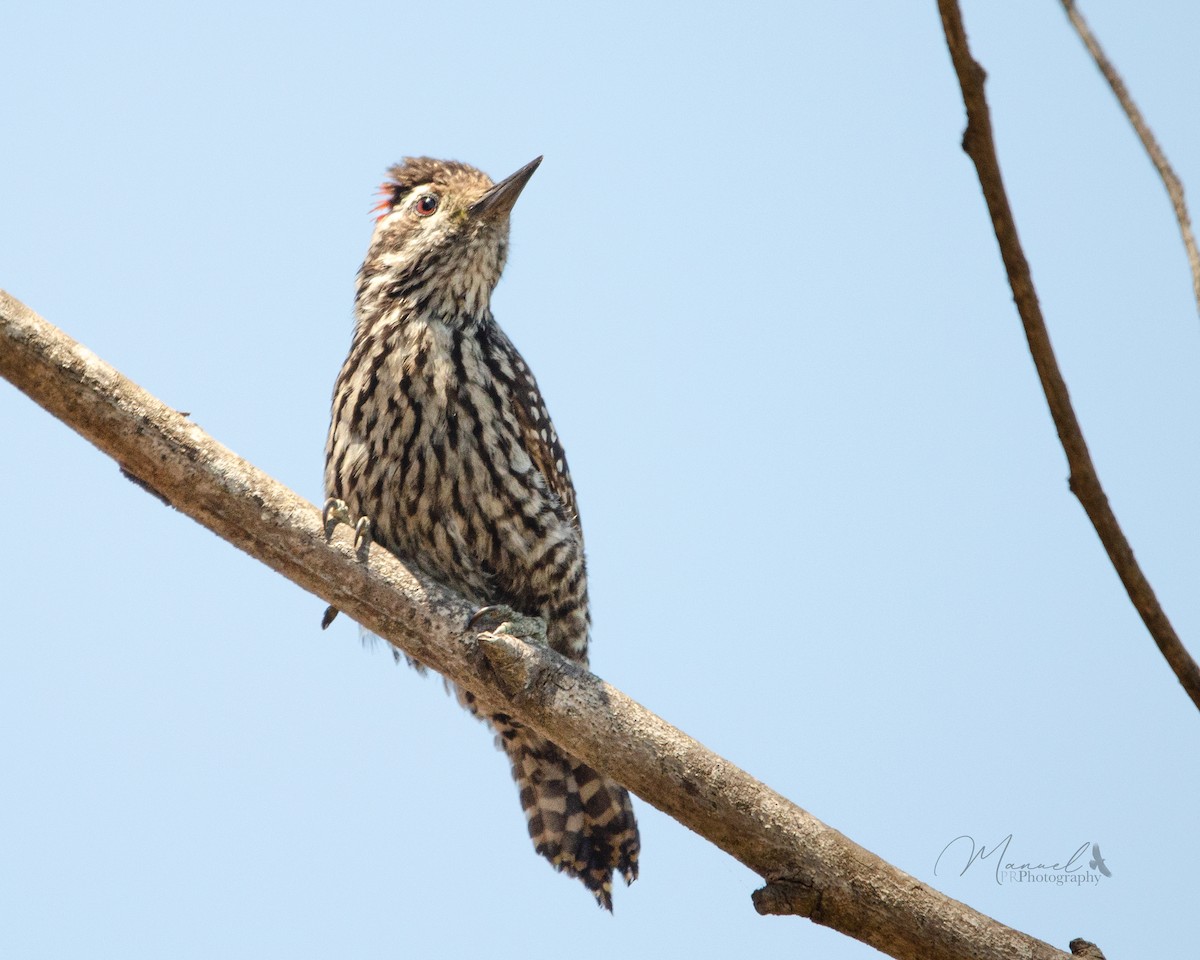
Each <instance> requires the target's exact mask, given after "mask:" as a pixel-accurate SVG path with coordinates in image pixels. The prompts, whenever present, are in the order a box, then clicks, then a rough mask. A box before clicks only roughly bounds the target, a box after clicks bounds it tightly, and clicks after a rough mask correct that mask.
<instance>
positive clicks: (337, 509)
mask: <svg viewBox="0 0 1200 960" xmlns="http://www.w3.org/2000/svg"><path fill="white" fill-rule="evenodd" d="M339 523H344V524H345V525H346V526H348V527H354V552H355V553H357V554H358V559H360V560H366V559H367V553H368V552H369V551H370V549H371V544H372V543H374V542H375V538H374V536H373V535H372V533H371V518H370V517H359V518H358V520H355V519H354V517H353V516H352V515H351V513H350V508H349V507H348V506H347V505H346V501H345V500H339V499H338V498H337V497H330V498H329V499H328V500H326V501H325V508H324V509H323V510H322V511H321V525H322V526H323V527H324V528H325V539H326V540H328V539H329V538H330V537H332V536H333V531H334V528H335V527H337V525H338V524H339Z"/></svg>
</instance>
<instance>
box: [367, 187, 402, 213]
mask: <svg viewBox="0 0 1200 960" xmlns="http://www.w3.org/2000/svg"><path fill="white" fill-rule="evenodd" d="M377 192H378V193H381V194H383V199H382V200H380V201H379V203H377V204H375V206H373V207H372V208H371V212H372V213H375V211H377V210H382V211H383V212H382V213H381V214H379V216H377V217H376V218H375V222H376V223H378V222H379V221H380V220H382V219H383V218H384V217H386V216H387V215H388V214H389V213H391V212H392V207H394V206H395V197H396V185H395V184H394V183H381V184H380V185H379V190H378V191H377Z"/></svg>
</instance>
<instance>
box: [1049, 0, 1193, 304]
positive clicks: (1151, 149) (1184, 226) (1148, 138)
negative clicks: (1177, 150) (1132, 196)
mask: <svg viewBox="0 0 1200 960" xmlns="http://www.w3.org/2000/svg"><path fill="white" fill-rule="evenodd" d="M1060 2H1061V3H1062V6H1063V9H1064V10H1065V11H1066V12H1067V17H1068V18H1069V19H1070V21H1071V25H1072V26H1073V27H1074V28H1075V32H1076V33H1078V34H1079V38H1080V39H1081V40H1082V41H1083V45H1084V46H1085V47H1087V48H1088V53H1090V54H1091V55H1092V59H1093V60H1095V61H1096V66H1097V67H1099V68H1100V72H1101V73H1102V74H1104V79H1105V80H1107V81H1108V85H1109V86H1110V87H1112V92H1113V93H1115V94H1116V95H1117V102H1118V103H1120V104H1121V109H1122V110H1124V111H1125V116H1127V117H1128V118H1129V122H1130V123H1132V124H1133V129H1134V130H1135V131H1137V135H1138V139H1140V140H1141V141H1142V146H1143V147H1145V148H1146V153H1147V154H1149V155H1150V162H1151V163H1153V164H1154V169H1156V170H1157V171H1158V175H1159V176H1160V177H1162V182H1163V186H1165V187H1166V188H1167V196H1169V197H1170V198H1171V206H1172V207H1174V208H1175V219H1176V220H1178V221H1179V232H1180V234H1181V235H1182V236H1183V246H1184V249H1185V250H1186V251H1187V258H1188V266H1190V267H1191V270H1192V294H1193V296H1194V297H1195V299H1196V310H1197V312H1200V252H1198V251H1197V250H1196V238H1195V237H1194V236H1193V235H1192V221H1191V218H1190V217H1189V216H1188V209H1187V202H1186V201H1185V200H1184V199H1183V183H1182V182H1181V181H1180V179H1179V177H1177V176H1176V175H1175V171H1174V170H1172V169H1171V164H1170V163H1168V162H1167V155H1166V154H1165V153H1163V151H1162V147H1160V146H1159V145H1158V140H1156V139H1155V137H1154V132H1153V131H1152V130H1151V129H1150V127H1149V125H1148V124H1147V123H1146V118H1145V117H1143V116H1142V112H1141V111H1140V110H1139V109H1138V108H1137V104H1136V103H1134V102H1133V97H1131V96H1130V95H1129V89H1128V88H1127V87H1126V86H1125V81H1124V80H1122V79H1121V75H1120V74H1119V73H1117V69H1116V67H1114V66H1113V65H1112V62H1111V61H1110V60H1109V59H1108V57H1107V56H1105V54H1104V50H1103V49H1102V48H1101V46H1100V41H1098V40H1097V39H1096V35H1095V34H1094V33H1092V30H1091V27H1089V26H1088V23H1087V21H1086V20H1084V19H1083V14H1082V13H1080V12H1079V10H1078V8H1077V7H1076V6H1075V0H1060Z"/></svg>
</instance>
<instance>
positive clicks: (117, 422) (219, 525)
mask: <svg viewBox="0 0 1200 960" xmlns="http://www.w3.org/2000/svg"><path fill="white" fill-rule="evenodd" d="M0 376H4V377H5V378H7V379H8V380H10V381H12V382H13V383H14V384H15V385H16V386H17V387H18V388H20V389H21V390H23V391H25V392H26V393H27V394H29V396H31V397H32V398H33V399H34V400H35V401H36V402H37V403H39V404H41V405H42V406H43V407H45V408H46V409H47V410H48V411H50V412H51V413H52V414H54V415H55V416H56V417H58V418H59V419H61V420H64V421H65V422H66V423H67V424H69V425H70V426H71V427H72V428H73V429H75V430H76V431H77V432H79V433H80V434H82V435H83V436H84V437H85V438H87V439H88V440H90V441H91V442H92V443H94V444H95V445H96V446H97V447H99V448H100V449H101V450H103V451H104V452H105V453H107V454H109V455H110V456H111V457H113V458H114V459H115V460H117V461H118V463H120V464H121V466H122V468H123V469H124V470H126V471H127V472H128V473H130V474H132V475H133V476H135V477H137V478H138V479H139V480H140V481H141V482H142V483H143V484H144V485H146V486H147V487H148V488H150V489H151V490H152V491H153V492H154V493H155V494H156V495H159V496H161V497H164V498H165V499H166V500H167V501H169V502H170V503H171V504H172V505H173V506H174V507H175V508H176V509H178V510H180V511H182V512H183V513H186V514H187V515H188V516H190V517H192V518H193V519H194V520H196V521H198V522H199V523H201V524H203V525H204V526H206V527H208V528H209V529H210V530H212V531H213V532H214V533H216V534H218V535H219V536H221V537H223V538H225V539H226V540H228V541H229V542H230V543H232V544H234V545H235V546H237V547H239V548H240V549H242V550H244V551H245V552H246V553H248V554H250V555H251V556H253V557H256V558H258V559H259V560H262V561H263V562H264V563H266V564H267V565H269V566H270V567H272V568H273V569H275V570H277V571H278V572H280V573H282V574H283V575H284V576H286V577H287V578H288V579H290V580H292V581H293V582H295V583H297V584H298V585H300V586H301V587H303V588H304V589H306V590H309V591H311V592H313V593H315V594H316V595H317V596H319V597H321V598H322V599H323V600H325V601H326V602H327V603H331V604H334V605H336V606H337V607H338V608H339V609H341V610H344V611H345V612H346V613H347V614H349V615H350V616H352V617H353V618H354V619H355V620H357V621H359V622H360V623H362V624H363V625H365V626H366V627H367V628H368V629H370V630H373V631H374V632H375V633H377V634H379V635H380V636H382V637H385V638H387V639H388V640H389V641H390V642H392V643H393V644H394V645H395V646H397V647H398V648H400V649H401V650H403V651H405V652H406V653H408V654H409V655H410V656H413V657H416V658H417V659H419V660H421V661H422V662H424V663H426V664H428V665H429V666H431V667H433V668H434V669H436V670H438V671H440V672H441V673H443V674H445V675H446V676H448V677H450V678H451V679H452V680H454V681H455V682H456V683H459V684H461V685H463V686H465V687H467V688H469V689H473V690H476V691H478V692H479V693H480V694H485V695H486V697H487V699H488V700H489V701H491V702H501V701H508V702H510V703H511V706H510V707H509V708H508V709H509V710H510V712H511V713H513V714H514V715H515V716H516V717H518V718H519V719H520V720H522V721H523V722H525V723H527V724H529V725H530V726H532V727H534V728H536V729H537V730H538V731H540V732H542V733H543V734H545V735H546V736H548V737H550V738H551V739H553V740H554V741H556V742H557V743H559V744H561V745H562V746H563V747H565V748H566V749H567V750H569V751H570V752H571V753H573V754H575V755H576V756H578V757H580V758H582V759H583V760H585V761H586V762H587V763H589V764H591V765H593V766H594V767H596V768H597V769H599V770H602V771H604V772H606V773H608V774H609V775H611V776H612V777H614V778H615V779H617V780H619V781H620V782H621V783H623V784H625V785H626V786H627V787H629V788H630V789H632V790H634V791H635V792H636V793H637V794H638V795H640V796H641V797H642V798H643V799H645V800H647V801H649V802H650V803H652V804H654V805H655V806H656V807H658V808H659V809H660V810H662V811H664V812H666V813H667V814H669V815H670V816H672V817H674V818H675V819H676V820H678V821H679V822H680V823H682V824H684V825H685V826H687V827H689V828H691V829H692V830H694V831H695V832H697V833H699V834H700V835H701V836H704V837H706V838H708V839H709V840H710V841H711V842H712V843H714V844H716V845H717V846H718V847H720V848H721V849H722V850H724V851H726V852H727V853H729V854H730V855H731V856H733V857H735V858H737V859H738V860H740V861H741V862H742V863H744V864H745V865H746V866H747V867H749V868H750V869H751V870H753V871H754V872H756V873H757V874H759V876H761V877H762V878H763V879H764V880H766V881H768V887H767V888H765V890H764V891H760V893H759V894H758V895H757V896H756V897H755V904H756V906H757V907H758V909H759V911H760V912H791V913H798V914H800V915H803V916H807V917H809V918H810V919H812V920H813V921H814V922H816V923H820V924H823V925H825V926H829V927H832V928H834V929H836V930H840V931H841V932H843V933H845V934H847V935H849V936H852V937H855V938H856V939H858V940H861V941H863V942H865V943H868V944H870V945H872V946H874V947H876V948H877V949H879V950H882V951H884V952H885V953H888V954H890V955H891V956H893V957H899V958H917V957H922V958H939V960H950V958H965V957H972V958H982V960H1000V958H1008V960H1012V958H1023V960H1049V958H1059V957H1066V956H1067V954H1065V953H1062V952H1059V951H1057V950H1055V949H1054V948H1052V947H1051V946H1049V945H1048V944H1046V943H1043V942H1042V941H1040V940H1037V939H1035V938H1033V937H1030V936H1028V935H1026V934H1023V933H1020V932H1019V931H1016V930H1013V929H1011V928H1010V927H1007V926H1005V925H1003V924H1001V923H999V922H997V921H995V920H992V919H991V918H989V917H986V916H984V915H982V914H980V913H978V912H976V911H974V910H972V909H971V908H970V907H967V906H965V905H963V904H961V903H959V902H958V901H956V900H952V899H951V898H949V897H947V896H945V895H943V894H941V893H938V892H937V891H936V890H933V889H931V888H930V887H928V886H926V885H925V884H923V883H921V882H920V881H918V880H917V879H916V878H914V877H911V876H909V875H908V874H906V873H904V872H902V871H900V870H898V869H896V868H895V867H893V866H891V865H890V864H888V863H885V862H884V861H883V860H881V859H879V858H878V857H877V856H875V855H874V854H872V853H870V852H869V851H867V850H864V849H863V848H862V847H860V846H858V845H857V844H855V843H853V842H852V841H850V840H848V839H847V838H846V837H844V836H843V835H842V834H840V833H838V832H837V831H836V830H834V829H832V828H830V827H828V826H826V825H825V824H823V823H821V822H820V821H819V820H817V819H816V818H815V817H813V816H811V815H810V814H808V813H806V812H805V811H804V810H801V809H800V808H799V807H797V806H796V805H795V804H793V803H791V802H789V801H788V800H786V799H785V798H784V797H781V796H780V795H779V794H777V793H775V792H774V791H772V790H770V789H769V788H768V787H766V786H765V785H764V784H762V783H759V782H758V781H757V780H755V779H754V778H753V777H751V776H750V775H749V774H747V773H746V772H744V771H743V770H740V769H738V768H737V767H736V766H734V765H733V764H731V763H729V762H728V761H726V760H724V759H722V758H721V757H719V756H717V755H716V754H714V753H713V752H712V751H710V750H708V749H707V748H705V747H704V746H703V745H701V744H700V743H697V742H696V741H695V740H692V739H691V738H689V737H688V736H686V735H685V734H683V733H682V732H681V731H679V730H677V729H676V728H675V727H672V726H671V725H670V724H668V723H666V722H665V721H664V720H662V719H661V718H659V717H658V716H656V715H655V714H653V713H651V712H650V711H649V710H647V709H645V708H644V707H642V706H641V705H639V704H637V703H635V702H634V701H632V700H630V699H629V698H628V697H627V696H625V695H624V694H623V693H621V692H620V691H619V690H617V689H615V688H614V687H611V686H609V685H608V684H607V683H605V682H604V681H603V680H601V679H599V678H598V677H596V676H595V675H593V674H591V673H588V672H587V671H586V670H584V669H582V668H581V667H580V666H579V665H578V664H576V663H574V662H572V661H569V660H566V659H564V658H563V657H560V656H559V655H558V654H556V653H554V652H553V651H552V650H550V649H549V648H548V647H546V646H544V645H542V646H539V645H529V644H526V643H523V642H521V641H519V640H515V639H513V638H511V637H505V636H497V635H487V634H484V635H479V636H476V635H473V634H470V633H467V632H465V630H464V627H465V625H466V623H467V620H468V617H469V616H470V612H471V608H470V605H469V604H468V603H467V602H466V601H465V600H464V599H463V598H461V597H459V596H457V595H455V594H453V593H451V592H450V591H448V590H446V589H445V588H444V587H441V586H440V585H438V584H437V583H435V582H433V581H431V580H428V579H425V578H423V577H421V576H419V575H418V574H416V573H414V572H412V571H410V570H408V569H407V568H406V567H405V566H404V565H403V564H402V563H400V561H398V560H397V559H396V558H395V557H393V556H392V555H391V554H389V553H388V552H386V551H384V550H381V549H379V548H378V547H375V548H372V549H371V551H370V553H369V556H368V558H367V561H366V562H362V561H360V560H359V559H357V558H356V556H355V551H354V543H353V535H352V533H351V531H350V530H349V529H348V528H346V527H339V528H338V529H336V530H335V531H334V533H333V536H332V539H331V541H330V542H329V543H327V542H326V540H325V535H324V531H323V528H322V522H321V514H320V511H319V510H318V509H317V508H316V507H314V506H313V505H312V504H310V503H308V502H306V501H305V500H303V499H301V498H300V497H298V496H297V495H296V494H295V493H293V492H292V491H290V490H288V489H287V488H286V487H284V486H282V485H281V484H280V483H278V482H277V481H275V480H273V479H272V478H271V477H269V476H267V475H266V474H264V473H262V472H261V471H260V470H257V469H256V468H254V467H253V466H251V465H250V464H248V463H246V462H245V461H243V460H241V459H239V458H238V457H237V456H236V455H234V454H233V453H232V452H231V451H229V450H227V449H226V448H225V447H223V446H221V445H220V444H219V443H217V442H216V441H215V440H213V439H212V438H211V437H209V436H207V435H206V434H205V433H204V432H203V431H202V430H200V428H199V427H197V426H196V425H195V424H193V423H191V422H189V421H188V420H187V419H185V418H184V417H182V416H181V415H180V414H179V413H177V412H176V411H174V410H172V409H171V408H169V407H168V406H166V405H165V404H163V403H161V402H160V401H159V400H157V399H155V398H154V397H153V396H151V395H150V394H148V393H147V392H146V391H145V390H143V389H142V388H140V387H139V386H137V385H136V384H134V383H132V382H131V381H129V380H127V379H126V378H125V377H123V376H122V375H121V374H120V373H118V372H117V371H116V370H114V369H113V368H112V367H110V366H108V365H107V364H106V363H104V362H103V361H101V360H100V359H99V358H97V357H96V356H95V355H94V354H92V353H91V352H90V351H89V350H87V349H85V348H84V347H82V346H80V345H79V344H77V343H75V342H74V341H73V340H71V339H70V338H69V337H67V336H66V334H64V333H63V332H62V331H60V330H58V329H56V328H55V327H52V326H51V325H50V324H48V323H46V321H44V320H42V319H41V318H40V317H38V316H37V315H36V314H34V313H33V312H32V311H31V310H29V309H28V308H27V307H25V306H24V305H22V304H21V303H19V302H17V301H16V300H13V299H12V298H10V297H8V296H7V295H6V294H4V293H2V292H0ZM315 628H316V625H315V623H314V629H315ZM801 894H802V895H801Z"/></svg>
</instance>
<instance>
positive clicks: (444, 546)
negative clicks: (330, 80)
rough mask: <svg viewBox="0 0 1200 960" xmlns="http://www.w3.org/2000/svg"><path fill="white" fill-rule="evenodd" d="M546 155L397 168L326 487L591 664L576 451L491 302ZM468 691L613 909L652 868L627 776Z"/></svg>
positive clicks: (474, 591)
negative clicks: (494, 175)
mask: <svg viewBox="0 0 1200 960" xmlns="http://www.w3.org/2000/svg"><path fill="white" fill-rule="evenodd" d="M538 162H540V158H539V160H538V161H534V162H533V163H532V164H529V165H528V166H526V167H524V168H522V169H521V170H520V171H518V172H517V173H516V174H514V175H513V176H512V177H510V178H508V179H507V180H505V181H504V182H503V183H501V184H499V185H496V186H495V187H493V185H492V182H491V180H490V179H489V178H488V177H487V176H486V175H485V174H483V173H481V172H480V171H478V170H476V169H474V168H473V167H469V166H467V165H465V164H461V163H456V162H449V161H441V160H431V159H429V158H425V157H421V158H409V159H406V160H405V161H404V163H402V164H399V165H398V166H395V167H393V168H392V170H391V171H390V174H391V178H390V180H389V181H388V182H387V183H386V184H384V188H383V189H384V195H385V199H384V202H383V203H382V204H381V205H380V208H379V209H381V210H382V214H381V216H380V217H379V221H378V223H377V225H376V228H375V233H374V236H373V237H372V239H371V245H370V248H369V250H368V252H367V256H366V260H365V261H364V263H363V265H362V268H361V269H360V270H359V274H358V288H357V296H356V300H355V312H356V317H357V322H356V325H355V331H354V338H353V342H352V345H351V348H350V353H349V356H348V357H347V359H346V362H345V364H344V365H343V366H342V370H341V373H340V374H339V375H338V379H337V382H336V384H335V387H334V396H333V415H332V421H331V424H330V430H329V440H328V444H327V447H326V468H325V488H326V495H327V496H328V497H331V498H336V499H339V500H342V501H344V502H345V503H346V505H347V506H348V508H349V510H350V512H351V513H352V514H353V515H355V516H366V517H369V518H370V520H371V522H372V528H373V535H374V538H375V541H376V542H377V543H379V544H381V545H382V546H384V547H386V548H387V549H389V550H391V551H392V552H394V553H396V554H397V555H398V556H400V557H401V558H403V559H405V560H406V561H408V562H410V563H413V564H415V565H417V566H419V567H421V568H422V569H423V570H425V571H426V572H427V573H429V574H430V575H431V576H433V577H434V578H436V579H438V580H440V581H441V582H443V583H445V584H446V585H448V586H450V587H452V588H454V589H455V590H458V591H459V592H461V593H463V594H464V595H465V596H467V597H468V598H469V599H471V600H473V601H475V602H477V603H478V604H480V605H481V606H483V605H490V604H505V605H507V606H509V607H512V608H513V609H514V610H517V611H520V612H521V613H525V614H530V615H535V616H539V617H542V618H543V619H544V620H545V621H546V624H547V630H546V634H547V637H546V639H547V642H549V643H550V645H551V646H552V647H554V649H556V650H558V651H559V652H560V653H562V654H564V655H566V656H568V657H571V658H573V659H575V660H578V661H580V662H582V663H584V664H586V663H587V656H588V628H589V623H590V617H589V613H588V597H587V572H586V567H585V562H584V550H583V533H582V529H581V527H580V524H579V514H578V509H577V506H576V502H575V490H574V487H573V486H572V483H571V475H570V471H569V470H568V467H567V461H566V456H565V454H564V453H563V449H562V445H561V444H560V443H559V439H558V435H557V434H556V432H555V429H554V425H553V424H552V423H551V421H550V417H549V414H548V413H547V411H546V407H545V404H544V402H543V401H542V397H541V393H540V391H539V390H538V386H537V382H536V381H535V380H534V377H533V374H532V372H531V371H530V370H529V368H528V367H527V366H526V364H525V362H524V360H522V358H521V355H520V354H519V353H517V350H516V348H515V347H514V346H513V345H512V343H511V342H510V341H509V339H508V337H506V336H505V334H504V332H503V331H502V330H501V329H500V328H499V327H498V326H497V325H496V322H495V320H494V318H493V316H492V310H491V293H492V290H493V288H494V287H495V285H496V283H497V281H498V280H499V279H500V274H501V271H502V270H503V269H504V263H505V259H506V256H507V252H508V221H509V212H510V210H511V208H512V205H513V203H514V202H515V201H516V198H517V195H518V194H519V193H520V191H521V189H522V188H523V186H524V185H525V183H526V182H527V181H528V179H529V177H530V176H531V175H532V174H533V170H534V169H535V168H536V166H537V164H538ZM456 692H457V694H458V697H459V700H460V701H461V702H462V703H463V705H464V706H466V707H467V708H468V709H469V710H471V712H472V713H474V714H475V715H476V716H478V717H480V718H481V719H484V720H485V721H487V722H488V723H490V725H491V726H492V727H493V728H494V729H495V731H496V733H497V743H498V745H499V746H500V747H501V748H502V749H503V750H504V751H505V753H506V754H507V755H508V757H509V761H510V763H511V765H512V771H513V776H514V778H515V779H516V781H517V785H518V788H519V791H520V799H521V804H522V807H523V808H524V809H525V814H526V819H527V824H528V827H529V833H530V836H531V837H532V838H533V842H534V846H535V848H536V849H537V851H538V852H539V853H541V854H543V855H544V856H545V857H546V858H547V859H548V860H550V862H551V863H552V864H554V866H555V867H557V868H558V869H561V870H563V871H565V872H566V873H568V874H570V875H572V876H577V877H579V878H580V879H581V880H582V881H583V883H584V884H585V885H586V886H587V887H588V889H589V890H591V891H592V892H593V893H594V894H595V896H596V898H597V899H598V900H599V902H600V903H601V905H603V906H605V907H608V908H609V909H611V907H612V897H611V882H612V873H613V871H614V870H616V871H617V872H619V873H621V874H622V875H623V876H624V877H625V879H626V881H627V882H632V881H633V879H634V878H635V877H636V876H637V860H638V850H639V840H638V831H637V824H636V822H635V820H634V816H633V811H632V808H631V806H630V802H629V796H628V794H627V793H626V791H625V790H624V789H623V788H621V787H619V786H618V785H617V784H615V783H613V782H612V781H610V780H608V779H607V778H604V777H602V776H600V775H599V774H597V773H596V772H595V771H593V770H591V769H590V768H588V767H587V766H585V765H584V764H582V763H580V762H579V761H577V760H575V759H574V758H572V757H570V756H568V755H567V754H565V753H564V752H563V751H561V750H560V749H559V748H558V747H556V746H555V745H554V744H552V743H550V742H549V741H547V740H545V739H544V738H542V737H540V736H538V735H537V734H535V733H534V732H533V731H532V730H529V729H527V728H524V727H522V726H520V725H519V724H518V723H516V722H515V721H513V720H512V719H510V718H509V717H508V716H507V715H506V714H504V713H503V711H502V709H501V708H500V707H498V706H496V705H491V704H487V703H484V702H482V701H480V700H478V699H477V698H476V697H475V696H474V695H473V694H472V693H471V692H469V691H464V690H457V691H456ZM472 869H478V865H474V864H473V865H472Z"/></svg>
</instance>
